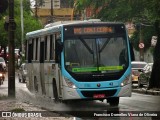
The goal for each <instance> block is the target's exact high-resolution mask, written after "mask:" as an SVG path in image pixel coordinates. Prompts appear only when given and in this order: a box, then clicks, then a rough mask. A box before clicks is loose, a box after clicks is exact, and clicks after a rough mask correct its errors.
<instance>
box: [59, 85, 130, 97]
mask: <svg viewBox="0 0 160 120" xmlns="http://www.w3.org/2000/svg"><path fill="white" fill-rule="evenodd" d="M131 92H132V87H131V84H128V85H125V86H123V87H114V88H101V89H73V88H69V87H66V86H64V87H63V92H62V93H63V97H62V99H63V100H74V99H97V98H95V97H94V96H95V95H104V96H105V97H104V98H100V99H106V98H109V97H130V96H131Z"/></svg>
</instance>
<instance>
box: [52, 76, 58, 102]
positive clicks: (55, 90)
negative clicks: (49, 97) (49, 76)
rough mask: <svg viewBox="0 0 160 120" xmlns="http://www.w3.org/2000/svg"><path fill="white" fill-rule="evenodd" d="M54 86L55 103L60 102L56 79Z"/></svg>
mask: <svg viewBox="0 0 160 120" xmlns="http://www.w3.org/2000/svg"><path fill="white" fill-rule="evenodd" d="M52 85H53V97H54V101H55V102H59V98H58V92H57V85H56V80H55V79H54V80H53V82H52Z"/></svg>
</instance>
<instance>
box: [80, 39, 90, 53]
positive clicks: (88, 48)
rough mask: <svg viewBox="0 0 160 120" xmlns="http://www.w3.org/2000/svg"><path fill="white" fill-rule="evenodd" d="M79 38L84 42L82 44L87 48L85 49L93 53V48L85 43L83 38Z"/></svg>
mask: <svg viewBox="0 0 160 120" xmlns="http://www.w3.org/2000/svg"><path fill="white" fill-rule="evenodd" d="M79 39H80V40H81V42H82V43H83V44H84V46H85V47H86V48H87V50H88V51H89V52H90V53H91V54H93V50H92V49H91V48H90V47H89V46H88V45H87V43H86V42H85V41H84V39H82V38H80V37H79Z"/></svg>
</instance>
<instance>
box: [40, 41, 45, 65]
mask: <svg viewBox="0 0 160 120" xmlns="http://www.w3.org/2000/svg"><path fill="white" fill-rule="evenodd" d="M40 63H44V41H42V42H40Z"/></svg>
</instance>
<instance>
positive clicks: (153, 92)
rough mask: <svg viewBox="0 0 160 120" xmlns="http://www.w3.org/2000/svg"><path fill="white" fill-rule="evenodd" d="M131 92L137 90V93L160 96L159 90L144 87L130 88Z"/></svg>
mask: <svg viewBox="0 0 160 120" xmlns="http://www.w3.org/2000/svg"><path fill="white" fill-rule="evenodd" d="M132 92H137V93H141V94H147V95H158V96H160V91H156V90H147V89H145V88H139V89H132Z"/></svg>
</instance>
